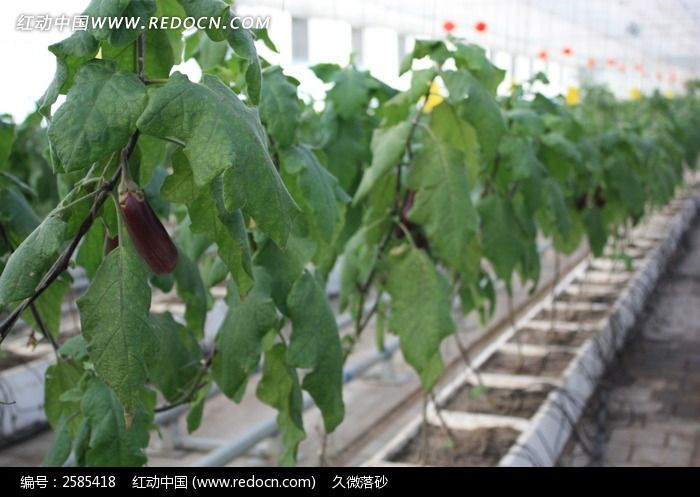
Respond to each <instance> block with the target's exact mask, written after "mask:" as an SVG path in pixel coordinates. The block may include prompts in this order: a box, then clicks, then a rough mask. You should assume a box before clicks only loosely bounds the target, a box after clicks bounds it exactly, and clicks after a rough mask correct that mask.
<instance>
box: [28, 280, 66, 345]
mask: <svg viewBox="0 0 700 497" xmlns="http://www.w3.org/2000/svg"><path fill="white" fill-rule="evenodd" d="M72 281H73V279H72V278H71V277H70V276H68V275H67V274H65V273H64V275H62V276H61V277H59V278H58V279H57V280H55V281H54V282H53V283H51V286H49V287H48V288H47V289H46V290H44V292H43V293H42V294H41V295H40V296H39V298H37V299H36V300H35V301H34V308H35V309H36V312H37V313H38V315H39V318H40V319H41V322H42V323H43V325H44V327H46V329H47V330H48V332H49V333H51V335H52V336H54V337H58V335H59V332H60V326H61V318H63V315H64V313H63V309H62V307H63V298H64V297H65V296H66V294H67V293H68V290H70V284H71V282H72ZM22 319H23V320H24V321H26V322H27V323H29V325H30V326H32V327H33V328H34V329H35V330H39V331H41V326H40V325H39V323H38V322H37V320H36V317H35V316H34V311H32V310H31V308H30V309H27V310H26V311H24V312H23V313H22Z"/></svg>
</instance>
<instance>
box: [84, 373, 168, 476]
mask: <svg viewBox="0 0 700 497" xmlns="http://www.w3.org/2000/svg"><path fill="white" fill-rule="evenodd" d="M142 391H143V386H140V387H139V389H138V390H137V391H136V392H134V393H135V395H136V396H141V397H143V394H142ZM152 402H153V403H155V396H153V399H152ZM149 407H150V408H151V409H153V405H151V406H149ZM81 408H82V411H83V416H84V417H85V419H86V420H87V422H88V425H89V427H90V429H89V439H88V446H87V448H86V452H85V462H86V463H87V464H88V465H89V466H141V465H142V464H144V463H145V462H146V456H145V455H144V453H143V450H142V449H143V448H144V447H145V446H146V445H147V444H148V428H149V427H150V424H151V419H152V412H151V416H150V417H151V419H149V416H148V414H147V412H146V411H145V410H144V408H143V407H140V408H139V410H138V411H137V412H136V413H135V414H134V416H133V420H132V421H131V423H130V426H129V427H127V422H126V420H125V418H124V407H123V406H122V404H121V403H120V402H119V400H118V399H117V397H116V396H115V395H114V392H112V391H111V390H110V389H109V387H107V385H105V384H104V383H102V382H101V381H98V380H93V381H91V382H90V383H89V385H88V387H87V389H86V390H85V394H84V396H83V399H82V402H81Z"/></svg>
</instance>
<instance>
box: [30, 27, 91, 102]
mask: <svg viewBox="0 0 700 497" xmlns="http://www.w3.org/2000/svg"><path fill="white" fill-rule="evenodd" d="M99 48H100V45H99V43H98V42H97V40H96V39H95V38H94V37H93V36H92V35H91V34H90V33H89V32H88V31H76V32H75V33H73V34H72V35H71V36H69V37H68V38H66V39H65V40H62V41H60V42H58V43H54V44H53V45H51V46H49V50H50V51H51V52H52V53H53V54H54V55H55V56H56V73H55V74H54V77H53V80H52V81H51V84H50V85H49V87H48V88H47V89H46V91H45V92H44V94H43V95H42V96H41V98H40V99H39V100H38V101H37V106H38V107H39V112H41V113H42V115H44V116H49V115H50V110H51V106H52V105H53V104H54V103H55V102H56V99H58V95H59V94H61V93H66V92H67V91H68V89H69V88H70V86H71V85H72V84H73V79H74V77H75V73H76V71H77V70H78V68H79V67H80V66H82V65H83V64H84V63H86V62H87V61H89V60H91V59H92V58H93V57H94V56H95V55H97V51H98V49H99Z"/></svg>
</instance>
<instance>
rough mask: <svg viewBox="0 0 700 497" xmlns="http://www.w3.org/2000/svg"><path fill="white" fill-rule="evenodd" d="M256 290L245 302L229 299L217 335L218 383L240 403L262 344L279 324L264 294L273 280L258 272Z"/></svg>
mask: <svg viewBox="0 0 700 497" xmlns="http://www.w3.org/2000/svg"><path fill="white" fill-rule="evenodd" d="M255 276H256V277H255V287H254V288H253V290H252V291H251V292H250V294H249V295H247V296H246V297H245V298H244V299H242V300H239V299H238V297H237V296H235V295H234V296H232V297H231V298H229V299H228V304H229V309H228V312H227V313H226V317H225V318H224V321H223V323H221V327H220V328H219V332H218V333H217V335H216V347H217V352H216V355H215V356H214V362H213V363H212V372H213V376H214V380H215V381H216V382H217V383H218V385H219V386H220V387H221V390H222V391H223V392H224V393H225V394H226V395H227V396H228V397H230V398H233V399H236V400H238V401H240V399H241V397H242V395H243V393H244V392H245V390H244V387H245V385H246V382H247V381H248V377H249V376H250V375H251V374H252V373H253V371H255V368H256V367H257V366H258V364H259V362H260V354H261V352H262V340H263V337H264V336H265V334H266V333H267V332H269V331H270V330H271V329H273V327H274V326H275V324H276V323H277V310H276V309H275V304H274V302H273V301H272V298H271V297H270V296H269V295H268V294H267V293H268V292H267V291H265V290H264V287H266V286H269V285H267V284H266V283H265V282H263V281H262V280H264V279H266V278H268V279H269V276H267V275H265V274H264V271H263V272H262V273H261V271H259V270H258V271H256V275H255Z"/></svg>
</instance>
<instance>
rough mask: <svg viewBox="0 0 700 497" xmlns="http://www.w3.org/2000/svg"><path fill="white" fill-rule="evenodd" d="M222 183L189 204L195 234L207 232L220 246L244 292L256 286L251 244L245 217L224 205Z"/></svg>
mask: <svg viewBox="0 0 700 497" xmlns="http://www.w3.org/2000/svg"><path fill="white" fill-rule="evenodd" d="M220 198H221V183H220V182H218V181H216V182H214V183H212V184H211V187H210V188H202V190H201V192H200V194H199V196H198V197H197V200H195V201H194V202H193V203H192V206H191V207H189V209H188V210H189V213H190V219H191V220H192V224H191V225H190V229H191V230H192V232H193V233H200V234H203V235H206V236H207V237H208V238H209V239H210V240H212V241H213V242H215V243H216V244H217V246H218V255H219V257H221V259H222V260H223V261H224V263H225V264H226V267H227V268H228V270H229V271H230V272H231V274H232V275H233V278H234V280H235V281H236V284H237V285H238V288H239V289H240V291H241V292H247V291H248V289H249V288H250V287H251V285H252V276H253V268H252V264H251V262H250V246H249V244H248V233H247V232H246V228H245V223H244V220H243V216H242V215H241V212H240V211H239V210H236V211H233V212H229V211H227V210H226V209H225V208H224V206H223V205H222V203H223V201H222V200H220Z"/></svg>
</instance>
